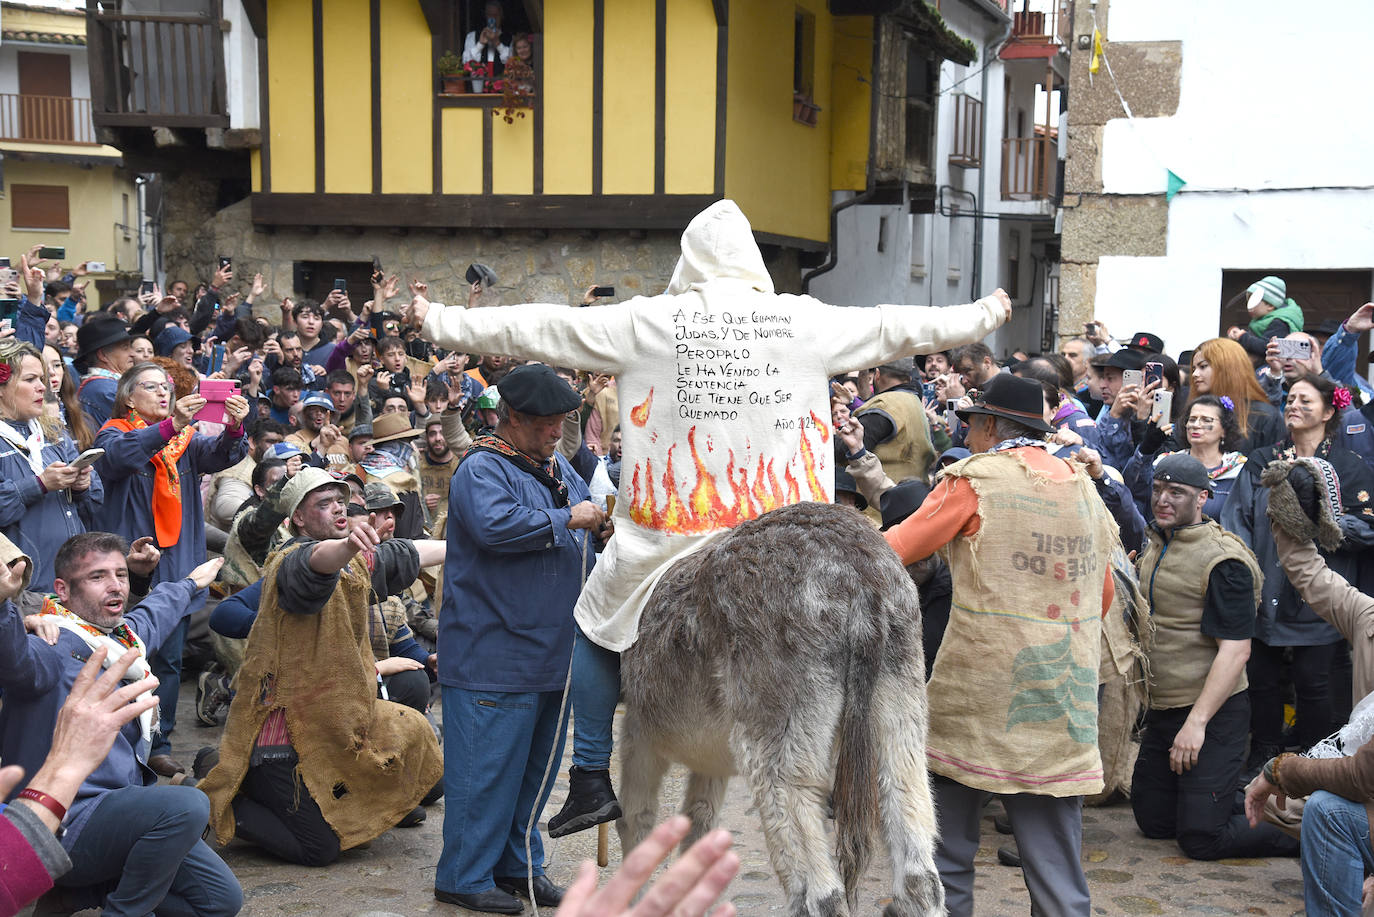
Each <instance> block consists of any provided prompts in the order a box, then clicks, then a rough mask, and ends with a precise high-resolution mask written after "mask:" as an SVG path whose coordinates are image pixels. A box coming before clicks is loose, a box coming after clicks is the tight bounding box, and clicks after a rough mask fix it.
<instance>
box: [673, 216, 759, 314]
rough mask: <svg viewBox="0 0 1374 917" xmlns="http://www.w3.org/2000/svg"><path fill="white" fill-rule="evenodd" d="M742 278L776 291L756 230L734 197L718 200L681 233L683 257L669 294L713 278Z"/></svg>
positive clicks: (682, 291) (751, 283)
mask: <svg viewBox="0 0 1374 917" xmlns="http://www.w3.org/2000/svg"><path fill="white" fill-rule="evenodd" d="M722 278H731V279H734V280H743V281H745V282H746V283H748V284H750V285H751V286H753V287H754V289H756V290H760V291H762V292H764V293H772V292H773V278H772V277H770V276H769V275H768V268H766V267H764V264H763V256H762V255H761V254H759V247H758V244H757V243H755V242H754V231H753V230H752V229H751V228H750V227H749V221H748V220H747V219H745V218H744V214H743V213H741V212H740V209H739V207H738V206H737V205H736V204H735V202H734V201H730V200H725V201H716V202H715V203H714V204H712V205H711V206H710V207H707V208H706V209H705V210H703V211H702V212H701V213H698V214H697V215H696V216H695V217H693V218H692V222H690V223H688V224H687V229H686V230H685V231H684V232H683V233H682V257H681V258H679V259H678V261H677V267H676V268H674V269H673V279H672V280H670V281H668V289H667V290H666V291H665V292H667V293H670V294H675V293H686V292H687V291H688V290H690V289H691V288H692V287H694V286H698V285H701V284H705V283H709V282H710V281H712V280H719V279H722Z"/></svg>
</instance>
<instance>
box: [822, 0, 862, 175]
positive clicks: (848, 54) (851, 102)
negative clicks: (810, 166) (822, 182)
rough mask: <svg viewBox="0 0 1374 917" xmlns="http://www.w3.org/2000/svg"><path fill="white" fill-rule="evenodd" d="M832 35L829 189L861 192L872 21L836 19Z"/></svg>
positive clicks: (852, 18) (856, 18) (859, 17)
mask: <svg viewBox="0 0 1374 917" xmlns="http://www.w3.org/2000/svg"><path fill="white" fill-rule="evenodd" d="M834 36H835V40H834V60H833V64H832V67H831V91H830V137H831V144H830V145H831V151H830V187H831V188H832V189H834V190H836V191H839V190H846V191H862V190H864V189H865V188H867V187H868V145H869V140H870V136H869V125H870V124H871V123H872V118H873V41H874V38H873V18H872V17H871V16H843V17H840V18H837V19H836V20H835V28H834ZM822 117H824V114H822Z"/></svg>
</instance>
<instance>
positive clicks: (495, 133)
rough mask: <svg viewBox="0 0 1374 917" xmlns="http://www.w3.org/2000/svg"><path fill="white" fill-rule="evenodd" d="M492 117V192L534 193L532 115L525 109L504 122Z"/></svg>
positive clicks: (483, 113)
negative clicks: (507, 121) (519, 116)
mask: <svg viewBox="0 0 1374 917" xmlns="http://www.w3.org/2000/svg"><path fill="white" fill-rule="evenodd" d="M482 117H484V118H491V121H492V123H491V190H492V192H493V193H494V194H533V193H534V116H533V115H532V114H531V113H528V112H527V113H526V114H525V117H523V118H516V119H515V120H514V122H512V123H510V124H507V123H506V122H505V120H504V119H502V118H501V117H492V115H491V113H490V112H488V111H486V110H485V109H484V110H483V112H482Z"/></svg>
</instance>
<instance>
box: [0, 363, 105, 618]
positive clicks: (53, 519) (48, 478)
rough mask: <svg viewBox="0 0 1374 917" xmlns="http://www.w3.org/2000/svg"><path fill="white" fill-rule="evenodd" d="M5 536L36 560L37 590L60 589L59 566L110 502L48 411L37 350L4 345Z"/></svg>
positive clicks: (0, 395)
mask: <svg viewBox="0 0 1374 917" xmlns="http://www.w3.org/2000/svg"><path fill="white" fill-rule="evenodd" d="M0 380H3V381H0V440H3V442H4V451H3V453H0V533H3V534H4V536H5V537H6V538H8V539H9V540H10V541H12V542H14V543H15V544H16V545H18V546H19V549H20V550H22V551H23V552H24V553H25V554H27V555H29V556H30V557H32V558H34V569H33V584H32V588H33V589H34V590H37V591H40V592H46V591H47V590H49V589H51V588H52V581H53V568H52V559H53V558H54V557H55V556H56V555H57V549H58V548H59V547H61V546H62V543H63V542H64V541H66V540H67V539H68V538H70V537H71V536H73V535H79V534H81V533H82V532H84V531H86V530H87V529H89V528H92V527H94V526H93V522H94V519H95V516H96V515H97V513H98V511H99V508H100V506H101V504H102V502H103V500H104V488H103V487H102V485H101V481H100V478H99V476H98V475H97V474H96V473H95V472H94V471H93V470H92V469H91V468H89V467H86V468H80V469H78V468H76V467H74V466H73V463H74V462H75V461H76V459H77V455H78V454H79V453H80V450H79V449H78V448H77V446H76V443H74V442H73V441H72V438H71V436H69V435H68V434H67V431H66V430H65V429H63V428H62V426H61V425H60V424H59V423H58V422H57V421H56V420H55V419H54V418H52V417H50V416H47V415H45V414H44V412H43V408H44V402H45V399H46V397H47V392H48V373H47V370H46V369H45V368H44V366H43V359H42V357H41V356H40V355H39V353H38V350H37V349H36V348H34V347H33V345H31V344H27V343H24V342H21V341H17V340H15V339H14V338H3V339H0Z"/></svg>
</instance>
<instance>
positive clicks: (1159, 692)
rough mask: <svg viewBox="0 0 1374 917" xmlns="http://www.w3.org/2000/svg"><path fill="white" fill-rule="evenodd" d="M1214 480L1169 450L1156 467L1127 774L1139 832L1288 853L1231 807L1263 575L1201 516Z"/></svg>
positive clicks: (1250, 852) (1203, 856) (1214, 852)
mask: <svg viewBox="0 0 1374 917" xmlns="http://www.w3.org/2000/svg"><path fill="white" fill-rule="evenodd" d="M1211 491H1212V482H1211V479H1210V478H1209V477H1208V474H1207V469H1206V467H1204V466H1203V464H1202V463H1201V462H1199V461H1198V460H1197V459H1195V458H1193V457H1192V456H1191V455H1188V454H1187V453H1185V452H1175V453H1173V454H1171V455H1167V456H1165V457H1164V458H1162V459H1160V460H1159V462H1158V463H1157V464H1156V465H1155V471H1154V484H1153V485H1152V488H1151V491H1150V505H1151V508H1152V509H1153V510H1154V522H1153V523H1151V524H1150V527H1149V531H1148V540H1147V541H1146V543H1145V550H1144V551H1143V552H1142V554H1141V556H1140V560H1139V561H1138V564H1137V565H1138V568H1139V571H1140V581H1141V582H1142V583H1145V582H1148V583H1150V589H1149V593H1148V594H1149V598H1150V615H1151V618H1152V619H1153V621H1154V627H1153V628H1152V632H1153V636H1152V638H1151V639H1150V640H1149V644H1148V646H1147V653H1148V656H1149V660H1150V665H1149V673H1150V691H1149V698H1150V709H1149V710H1148V711H1147V712H1146V714H1145V734H1144V738H1143V739H1142V741H1141V745H1140V756H1139V757H1138V758H1137V759H1136V764H1135V774H1134V776H1133V777H1132V779H1131V807H1132V808H1133V809H1134V810H1135V820H1136V824H1137V825H1139V826H1140V830H1141V831H1142V832H1143V833H1144V834H1145V836H1146V837H1153V838H1172V839H1176V840H1177V841H1178V846H1179V847H1180V848H1181V849H1182V850H1183V852H1184V853H1185V854H1187V855H1188V856H1190V857H1193V858H1194V859H1199V860H1217V859H1221V858H1223V857H1270V856H1295V855H1297V852H1298V842H1297V841H1296V840H1294V839H1293V838H1291V837H1289V836H1288V835H1286V834H1284V833H1283V832H1281V831H1279V830H1278V829H1277V828H1275V827H1274V826H1273V825H1270V824H1268V823H1260V824H1259V825H1258V826H1256V827H1254V828H1251V827H1250V825H1249V824H1248V823H1247V821H1246V819H1245V815H1244V813H1243V812H1242V811H1240V810H1239V807H1238V806H1237V805H1236V798H1235V797H1236V793H1235V790H1236V787H1237V786H1238V785H1239V782H1240V773H1241V769H1242V768H1243V767H1244V762H1245V743H1246V739H1247V738H1248V736H1249V732H1250V702H1249V697H1248V695H1247V694H1246V690H1245V689H1246V685H1247V682H1246V677H1245V663H1246V660H1247V659H1249V658H1250V638H1251V636H1252V635H1253V634H1254V629H1255V608H1256V606H1257V605H1258V604H1259V601H1260V584H1261V583H1262V582H1263V576H1262V574H1261V573H1260V568H1259V564H1258V563H1257V562H1256V560H1255V556H1254V555H1253V554H1252V553H1251V552H1250V549H1249V548H1247V547H1246V545H1245V542H1244V541H1242V540H1241V539H1240V538H1239V537H1238V536H1237V535H1235V534H1233V533H1231V532H1228V531H1226V530H1225V529H1223V528H1222V527H1221V526H1220V525H1218V524H1217V523H1216V522H1215V521H1214V520H1212V519H1209V518H1208V517H1206V516H1204V515H1203V514H1202V506H1203V504H1204V503H1206V502H1207V498H1208V496H1209V495H1210V493H1211Z"/></svg>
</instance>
